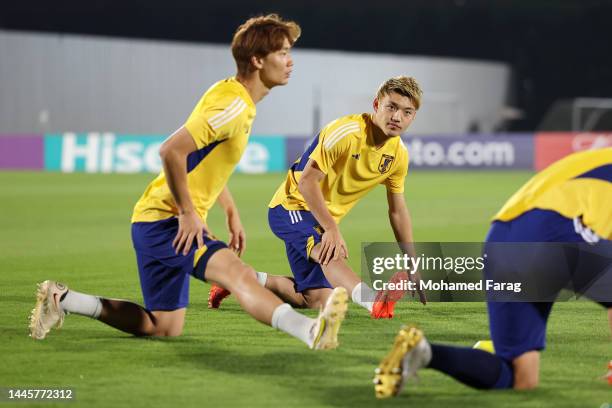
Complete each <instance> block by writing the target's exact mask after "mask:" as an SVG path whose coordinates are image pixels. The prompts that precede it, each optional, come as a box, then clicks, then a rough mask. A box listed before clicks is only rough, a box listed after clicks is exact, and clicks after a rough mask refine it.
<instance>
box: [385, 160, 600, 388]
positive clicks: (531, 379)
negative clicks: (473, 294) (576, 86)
mask: <svg viewBox="0 0 612 408" xmlns="http://www.w3.org/2000/svg"><path fill="white" fill-rule="evenodd" d="M611 203H612V148H606V149H601V150H593V151H587V152H581V153H575V154H573V155H571V156H568V157H566V158H564V159H562V160H560V161H558V162H557V163H555V164H553V165H551V166H550V167H548V168H547V169H545V170H543V171H542V172H541V173H539V174H537V175H535V176H534V177H533V178H532V179H531V180H529V181H528V182H527V184H525V185H524V186H523V187H522V188H521V189H520V190H519V191H518V192H517V193H515V194H514V195H513V196H512V197H511V198H510V200H508V202H507V203H506V205H505V206H504V207H503V208H502V209H501V210H500V211H499V212H498V213H497V215H496V216H495V218H494V222H493V224H492V225H491V229H490V230H489V234H488V236H487V240H486V244H485V249H486V248H490V249H491V250H492V252H487V254H488V255H489V258H488V259H487V262H486V265H485V270H484V275H485V277H486V278H487V279H488V278H492V279H494V280H497V281H504V279H505V280H507V279H508V278H512V276H510V275H514V277H515V278H518V279H519V281H520V280H524V279H525V277H526V274H525V273H524V271H529V272H530V273H532V274H533V275H530V276H533V278H531V279H529V276H527V281H531V282H535V283H537V284H538V285H536V286H537V287H535V286H534V287H532V288H531V289H535V292H537V293H538V294H539V295H541V296H543V297H544V299H543V300H544V301H537V302H536V301H514V302H512V301H504V300H503V299H500V298H499V295H497V294H494V293H491V292H489V293H487V299H488V301H487V306H488V312H489V327H490V332H491V338H492V340H493V344H494V348H495V354H490V353H488V352H486V351H482V350H477V349H471V348H461V347H452V346H446V345H441V344H434V343H428V342H427V340H426V339H425V338H424V337H423V333H422V332H421V331H420V330H418V329H417V328H415V327H405V328H402V329H401V330H400V332H399V334H398V335H397V337H396V339H395V344H394V345H393V348H392V350H391V352H390V353H389V354H388V355H387V356H386V357H385V358H384V359H383V360H382V362H381V363H380V365H379V367H378V369H377V370H376V376H375V378H374V384H375V386H374V387H375V392H376V396H377V397H378V398H387V397H391V396H395V395H397V394H398V393H399V392H400V391H401V389H402V387H403V385H404V383H405V381H406V380H408V379H409V378H410V377H412V376H413V375H414V374H416V372H417V371H418V370H419V369H422V368H433V369H435V370H438V371H441V372H443V373H445V374H448V375H450V376H452V377H453V378H455V379H457V380H458V381H461V382H463V383H464V384H466V385H469V386H471V387H474V388H480V389H504V388H515V389H531V388H535V387H536V386H537V385H538V382H539V368H540V351H541V350H543V349H544V348H545V340H546V324H547V320H548V316H549V313H550V311H551V308H552V305H553V302H554V299H555V298H556V297H557V295H558V293H559V292H560V291H561V290H562V289H563V288H570V289H573V290H574V291H575V292H577V293H578V294H580V295H584V296H586V297H589V298H591V299H593V300H595V301H597V302H598V303H600V304H601V305H602V306H604V307H606V308H607V309H608V320H609V323H610V329H611V330H612V309H611V308H612V290H611V285H612V282H611V279H612V276H611V275H612V241H610V239H612V205H611ZM555 242H556V243H564V244H563V245H560V244H558V245H555V244H551V243H555ZM500 243H501V244H500ZM507 243H515V244H507ZM516 243H528V244H526V245H521V244H518V245H517V244H516ZM517 248H519V249H520V251H521V253H520V254H517V252H518V251H517V250H516V249H517ZM521 274H523V276H522V277H520V275H521ZM528 289H530V288H528Z"/></svg>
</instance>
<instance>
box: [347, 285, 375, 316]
mask: <svg viewBox="0 0 612 408" xmlns="http://www.w3.org/2000/svg"><path fill="white" fill-rule="evenodd" d="M374 299H376V292H374V291H373V290H372V289H371V288H370V287H369V286H368V285H366V284H365V283H363V282H359V283H358V284H357V285H356V286H355V287H354V288H353V291H352V292H351V300H352V301H353V302H355V303H357V304H358V305H359V306H362V307H364V308H366V309H368V311H370V312H371V311H372V307H373V306H374Z"/></svg>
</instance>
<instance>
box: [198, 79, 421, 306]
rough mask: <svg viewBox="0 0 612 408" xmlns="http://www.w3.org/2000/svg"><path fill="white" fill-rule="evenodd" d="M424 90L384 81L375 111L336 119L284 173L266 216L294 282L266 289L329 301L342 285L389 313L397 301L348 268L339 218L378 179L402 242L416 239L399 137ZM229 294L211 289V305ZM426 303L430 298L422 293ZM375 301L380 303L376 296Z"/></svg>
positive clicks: (270, 281)
mask: <svg viewBox="0 0 612 408" xmlns="http://www.w3.org/2000/svg"><path fill="white" fill-rule="evenodd" d="M421 95H422V92H421V89H420V88H419V85H418V83H417V82H416V81H415V80H414V78H408V77H404V76H400V77H395V78H391V79H389V80H387V81H385V82H384V83H383V84H382V85H381V86H380V88H379V89H378V92H377V95H376V98H375V99H374V102H373V107H374V113H372V114H370V113H361V114H355V115H348V116H344V117H341V118H339V119H336V120H334V121H333V122H331V123H330V124H328V125H327V126H325V127H324V128H323V129H322V130H321V132H320V133H319V134H318V135H317V137H316V138H315V139H314V141H313V142H312V143H311V145H310V146H309V147H308V148H307V150H306V151H305V152H304V153H303V154H302V156H301V157H300V158H299V159H298V160H297V161H296V162H295V163H294V164H293V166H292V167H291V169H289V172H288V173H287V178H286V180H285V181H284V182H283V183H282V184H281V186H280V187H279V188H278V190H277V192H276V194H275V195H274V197H273V198H272V201H271V202H270V204H269V210H268V220H269V224H270V228H271V229H272V231H273V232H274V234H275V235H276V236H277V237H279V238H280V239H281V240H283V241H284V242H285V248H286V252H287V258H288V260H289V264H290V265H291V271H292V272H293V276H294V279H290V278H287V277H284V276H267V278H266V279H264V282H262V283H264V284H265V287H266V288H269V289H270V290H272V291H273V292H274V293H276V294H277V295H278V296H279V297H281V298H282V299H284V300H286V301H288V302H289V303H292V304H294V305H296V306H299V307H309V308H316V307H319V306H320V305H322V304H324V303H325V301H326V300H327V298H328V297H329V295H330V293H331V291H332V288H339V287H340V288H345V289H346V290H347V291H348V293H351V298H352V299H353V301H354V302H356V303H358V304H359V305H361V306H363V307H364V308H366V309H367V310H369V311H370V313H371V315H372V317H375V318H391V317H392V316H393V308H394V304H395V301H393V300H389V298H387V297H386V296H387V295H386V294H383V297H380V298H379V299H376V293H375V292H374V291H373V290H372V289H371V288H370V287H368V286H367V285H366V284H365V283H364V282H362V281H361V280H360V278H359V277H358V276H357V275H356V274H355V273H354V272H353V271H352V270H351V269H350V267H349V266H348V264H347V262H346V260H345V258H347V257H348V249H347V246H346V243H345V241H344V238H343V237H342V234H341V233H340V228H339V223H340V220H341V219H342V218H343V217H344V216H345V215H346V214H347V213H348V212H349V211H350V209H351V208H353V206H354V205H355V204H356V203H357V202H358V201H359V200H360V199H361V198H362V197H364V196H365V195H366V194H367V193H368V192H369V191H371V190H372V189H373V188H374V187H376V186H377V185H379V184H384V185H385V186H386V188H387V201H388V205H389V221H390V224H391V227H392V229H393V232H394V233H395V237H396V239H397V241H398V242H399V243H402V244H401V245H402V246H403V247H404V248H405V250H406V251H408V252H410V248H407V247H406V243H411V242H413V238H412V221H411V218H410V213H409V212H408V208H407V206H406V202H405V200H404V179H405V177H406V174H407V172H408V151H407V149H406V147H405V146H404V143H403V142H402V140H401V138H400V135H401V134H402V133H403V132H404V131H406V129H407V128H408V126H409V125H410V124H411V123H412V121H413V120H414V118H415V115H416V111H417V109H418V108H419V106H420V104H421ZM228 294H229V292H228V291H226V290H224V289H222V288H218V287H213V288H212V289H211V293H210V296H209V306H210V307H218V306H219V303H220V301H221V299H222V298H223V297H224V296H227V295H228ZM419 296H420V298H421V301H422V302H423V304H425V303H426V299H425V297H424V294H423V292H422V291H419ZM375 300H378V301H375Z"/></svg>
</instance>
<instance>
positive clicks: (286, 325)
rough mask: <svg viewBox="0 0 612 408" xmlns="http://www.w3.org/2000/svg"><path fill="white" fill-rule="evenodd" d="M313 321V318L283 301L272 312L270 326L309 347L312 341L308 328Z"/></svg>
mask: <svg viewBox="0 0 612 408" xmlns="http://www.w3.org/2000/svg"><path fill="white" fill-rule="evenodd" d="M315 322H316V320H315V319H311V318H310V317H306V316H304V315H303V314H301V313H298V312H296V311H295V310H293V308H292V307H291V305H289V304H288V303H283V304H282V305H280V306H279V307H277V308H276V309H274V313H272V327H274V328H275V329H278V330H282V331H284V332H285V333H287V334H290V335H292V336H293V337H295V338H297V339H300V340H302V341H303V342H304V343H306V344H307V345H308V346H309V347H310V346H311V343H312V341H313V339H312V335H311V333H310V329H311V328H312V326H313V325H314V324H315Z"/></svg>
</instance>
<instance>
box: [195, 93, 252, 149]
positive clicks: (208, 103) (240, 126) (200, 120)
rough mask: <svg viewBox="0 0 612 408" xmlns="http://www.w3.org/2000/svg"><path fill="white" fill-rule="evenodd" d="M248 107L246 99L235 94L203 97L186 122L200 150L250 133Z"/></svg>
mask: <svg viewBox="0 0 612 408" xmlns="http://www.w3.org/2000/svg"><path fill="white" fill-rule="evenodd" d="M247 107H248V105H247V103H246V102H245V100H244V98H242V97H241V96H239V95H237V94H234V93H225V94H223V95H221V96H219V97H215V96H214V95H205V96H203V97H202V99H201V100H200V102H198V104H197V105H196V107H195V109H194V110H193V112H192V113H191V115H189V118H188V119H187V122H185V127H186V128H187V130H188V131H189V133H190V134H191V137H192V138H193V140H194V142H195V144H196V146H197V148H198V150H199V149H201V148H203V147H205V146H207V145H209V144H211V143H213V142H216V141H219V140H225V139H228V138H230V137H231V136H232V135H238V134H241V133H244V132H245V131H246V132H247V133H248V132H249V131H250V129H248V127H249V125H248V123H249V121H248V117H247V116H248V110H249V109H247ZM245 127H246V128H245Z"/></svg>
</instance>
